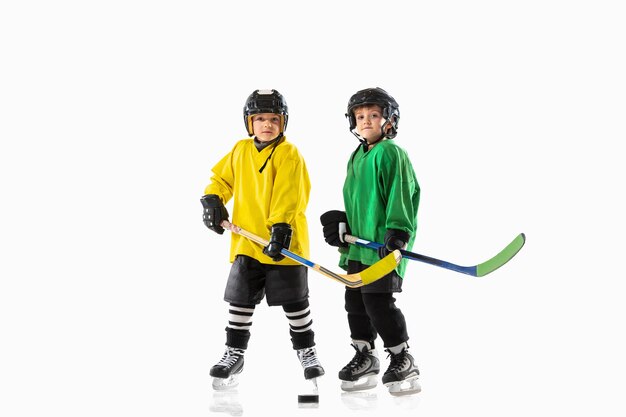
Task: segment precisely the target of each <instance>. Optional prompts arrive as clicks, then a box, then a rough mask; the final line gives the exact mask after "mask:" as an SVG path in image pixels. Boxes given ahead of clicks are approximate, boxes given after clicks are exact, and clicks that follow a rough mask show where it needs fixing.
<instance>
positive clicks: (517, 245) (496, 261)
mask: <svg viewBox="0 0 626 417" xmlns="http://www.w3.org/2000/svg"><path fill="white" fill-rule="evenodd" d="M344 240H345V241H346V242H348V243H352V244H353V245H359V246H365V247H367V248H371V249H378V248H381V247H383V244H381V243H376V242H370V241H369V240H365V239H361V238H360V237H356V236H351V235H345V236H344ZM524 243H526V236H525V235H524V233H520V234H519V235H517V237H516V238H515V239H513V241H512V242H511V243H509V244H508V245H507V246H506V247H505V248H504V249H502V250H501V251H500V252H499V253H498V254H497V255H496V256H494V257H493V258H491V259H489V260H487V261H485V262H483V263H481V264H478V265H474V266H460V265H456V264H453V263H451V262H446V261H442V260H440V259H435V258H431V257H430V256H426V255H420V254H419V253H415V252H409V251H407V250H404V249H400V253H401V254H402V257H404V258H407V259H413V260H414V261H420V262H424V263H427V264H430V265H435V266H438V267H440V268H445V269H450V270H452V271H456V272H460V273H462V274H467V275H471V276H473V277H484V276H485V275H487V274H490V273H491V272H493V271H495V270H496V269H498V268H500V267H501V266H502V265H504V264H505V263H507V262H508V261H510V260H511V258H513V257H514V256H515V255H516V254H517V252H519V251H520V249H522V246H524Z"/></svg>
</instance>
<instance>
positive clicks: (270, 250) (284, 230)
mask: <svg viewBox="0 0 626 417" xmlns="http://www.w3.org/2000/svg"><path fill="white" fill-rule="evenodd" d="M292 233H293V232H292V230H291V226H290V225H289V223H276V224H274V225H272V235H271V236H270V243H269V244H268V245H267V246H266V247H264V248H263V253H264V254H266V255H267V256H269V257H270V258H272V260H274V262H278V261H282V260H283V259H285V255H283V254H281V253H280V251H281V250H282V249H289V246H290V245H291V234H292Z"/></svg>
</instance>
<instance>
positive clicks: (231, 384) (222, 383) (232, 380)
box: [212, 375, 239, 391]
mask: <svg viewBox="0 0 626 417" xmlns="http://www.w3.org/2000/svg"><path fill="white" fill-rule="evenodd" d="M237 376H238V375H232V376H230V377H228V378H213V384H212V385H213V389H214V390H216V391H223V390H229V389H233V388H235V387H237V386H238V385H239V378H237Z"/></svg>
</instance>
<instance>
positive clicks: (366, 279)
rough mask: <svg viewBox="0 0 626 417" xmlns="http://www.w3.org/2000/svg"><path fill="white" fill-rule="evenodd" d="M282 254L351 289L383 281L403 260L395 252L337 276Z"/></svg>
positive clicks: (259, 239)
mask: <svg viewBox="0 0 626 417" xmlns="http://www.w3.org/2000/svg"><path fill="white" fill-rule="evenodd" d="M220 225H221V226H222V227H223V228H224V229H228V230H230V231H231V232H233V233H236V234H238V235H241V236H244V237H246V238H248V239H250V240H252V241H253V242H256V243H258V244H259V245H261V246H267V245H268V244H269V242H268V241H267V240H265V239H263V238H262V237H260V236H257V235H255V234H253V233H251V232H248V231H247V230H245V229H242V228H241V227H239V226H236V225H234V224H232V223H230V222H228V221H226V220H224V221H222V223H220ZM280 253H282V254H283V255H285V256H286V257H288V258H291V259H293V260H294V261H296V262H298V263H300V264H302V265H304V266H307V267H309V268H311V269H314V270H316V271H317V272H319V273H320V274H322V275H324V276H326V277H328V278H331V279H334V280H335V281H339V282H341V283H342V284H344V285H346V286H348V287H350V288H357V287H362V286H363V285H367V284H371V283H372V282H374V281H377V280H379V279H381V278H382V277H384V276H385V275H387V274H388V273H390V272H391V271H393V270H394V269H396V267H397V266H398V263H400V260H401V259H402V255H400V251H399V250H395V251H393V252H392V253H390V254H389V255H387V256H385V257H384V258H383V259H381V260H380V261H378V262H376V263H375V264H374V265H371V266H370V267H369V268H367V269H365V270H363V271H361V272H358V273H356V274H336V273H334V272H332V271H330V270H328V269H326V268H324V267H323V266H321V265H318V264H316V263H315V262H312V261H309V260H308V259H305V258H303V257H301V256H299V255H296V254H295V253H293V252H291V251H289V250H287V249H282V250H281V251H280Z"/></svg>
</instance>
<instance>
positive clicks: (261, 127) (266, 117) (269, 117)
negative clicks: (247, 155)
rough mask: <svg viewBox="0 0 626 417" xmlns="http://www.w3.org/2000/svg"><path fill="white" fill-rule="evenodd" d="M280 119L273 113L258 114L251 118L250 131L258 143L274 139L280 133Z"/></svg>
mask: <svg viewBox="0 0 626 417" xmlns="http://www.w3.org/2000/svg"><path fill="white" fill-rule="evenodd" d="M280 126H281V117H280V115H279V114H274V113H259V114H255V115H253V116H252V131H253V132H254V136H256V138H257V140H258V141H259V142H268V141H270V140H272V139H275V138H276V137H277V136H278V134H279V133H280Z"/></svg>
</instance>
